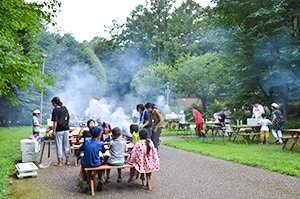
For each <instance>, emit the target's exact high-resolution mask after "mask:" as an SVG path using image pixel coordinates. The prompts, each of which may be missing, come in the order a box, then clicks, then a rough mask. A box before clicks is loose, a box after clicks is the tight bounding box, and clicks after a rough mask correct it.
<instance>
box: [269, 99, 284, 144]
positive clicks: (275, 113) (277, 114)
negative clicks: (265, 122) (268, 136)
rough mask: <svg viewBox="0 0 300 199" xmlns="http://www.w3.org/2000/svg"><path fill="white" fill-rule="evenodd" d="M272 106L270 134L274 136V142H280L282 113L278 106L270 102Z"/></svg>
mask: <svg viewBox="0 0 300 199" xmlns="http://www.w3.org/2000/svg"><path fill="white" fill-rule="evenodd" d="M271 108H272V124H273V125H272V134H273V136H274V137H275V138H276V143H278V144H282V139H281V137H282V123H281V120H282V113H281V111H280V110H278V108H279V106H278V104H276V103H273V104H271Z"/></svg>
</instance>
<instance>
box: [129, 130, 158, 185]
mask: <svg viewBox="0 0 300 199" xmlns="http://www.w3.org/2000/svg"><path fill="white" fill-rule="evenodd" d="M139 137H140V139H141V140H140V141H138V143H136V145H135V146H134V148H133V149H132V151H131V152H130V154H129V156H128V158H127V160H126V163H127V164H131V165H133V166H134V168H132V169H130V178H129V179H128V182H132V181H134V180H135V178H134V177H133V174H134V169H136V170H137V171H138V172H139V173H141V177H140V179H141V180H142V181H143V184H144V181H145V177H144V173H146V174H147V175H148V176H149V177H151V173H152V172H153V171H158V170H159V160H158V157H157V153H156V152H155V148H154V144H153V142H152V141H151V140H150V139H149V134H148V130H147V129H141V130H140V132H139Z"/></svg>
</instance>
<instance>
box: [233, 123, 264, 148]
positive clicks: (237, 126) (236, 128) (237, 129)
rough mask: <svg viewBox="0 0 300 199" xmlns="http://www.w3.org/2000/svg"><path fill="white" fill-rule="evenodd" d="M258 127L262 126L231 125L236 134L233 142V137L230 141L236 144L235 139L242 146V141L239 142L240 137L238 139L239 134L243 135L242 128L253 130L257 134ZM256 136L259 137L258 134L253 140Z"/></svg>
mask: <svg viewBox="0 0 300 199" xmlns="http://www.w3.org/2000/svg"><path fill="white" fill-rule="evenodd" d="M257 127H260V126H259V125H231V128H232V129H233V133H234V138H233V140H231V136H229V141H231V142H234V141H235V139H236V140H237V142H238V143H239V144H241V143H240V140H239V137H238V134H239V133H241V129H242V128H251V129H252V131H253V132H254V133H256V129H257ZM255 136H258V134H257V135H254V136H253V138H252V140H253V139H254V137H255ZM257 139H258V140H259V138H258V137H257ZM244 140H245V139H244ZM246 144H247V143H246Z"/></svg>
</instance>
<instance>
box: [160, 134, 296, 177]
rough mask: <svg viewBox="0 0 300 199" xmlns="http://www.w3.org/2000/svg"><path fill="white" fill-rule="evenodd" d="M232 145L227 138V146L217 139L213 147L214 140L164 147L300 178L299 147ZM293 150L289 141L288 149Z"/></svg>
mask: <svg viewBox="0 0 300 199" xmlns="http://www.w3.org/2000/svg"><path fill="white" fill-rule="evenodd" d="M240 141H242V142H241V143H242V144H237V142H235V143H231V142H229V141H228V138H225V145H224V144H223V142H222V138H217V139H216V142H215V143H214V144H213V143H212V138H208V139H206V140H205V141H204V142H202V139H186V140H168V141H164V142H163V143H162V144H163V145H166V146H170V147H174V148H178V149H182V150H185V151H190V152H194V153H199V154H202V155H206V156H210V157H214V158H217V159H222V160H227V161H231V162H235V163H239V164H244V165H249V166H253V167H258V168H263V169H267V170H270V171H274V172H278V173H281V174H286V175H291V176H296V177H300V158H299V156H300V152H299V151H298V148H297V147H296V146H295V147H294V150H293V151H289V150H282V145H275V144H271V145H258V144H257V143H253V142H250V143H249V145H245V144H243V139H242V138H240ZM272 141H273V142H274V140H271V142H272ZM290 146H291V141H289V144H288V148H289V147H290Z"/></svg>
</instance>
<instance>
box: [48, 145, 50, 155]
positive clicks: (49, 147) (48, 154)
mask: <svg viewBox="0 0 300 199" xmlns="http://www.w3.org/2000/svg"><path fill="white" fill-rule="evenodd" d="M48 158H50V142H48Z"/></svg>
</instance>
